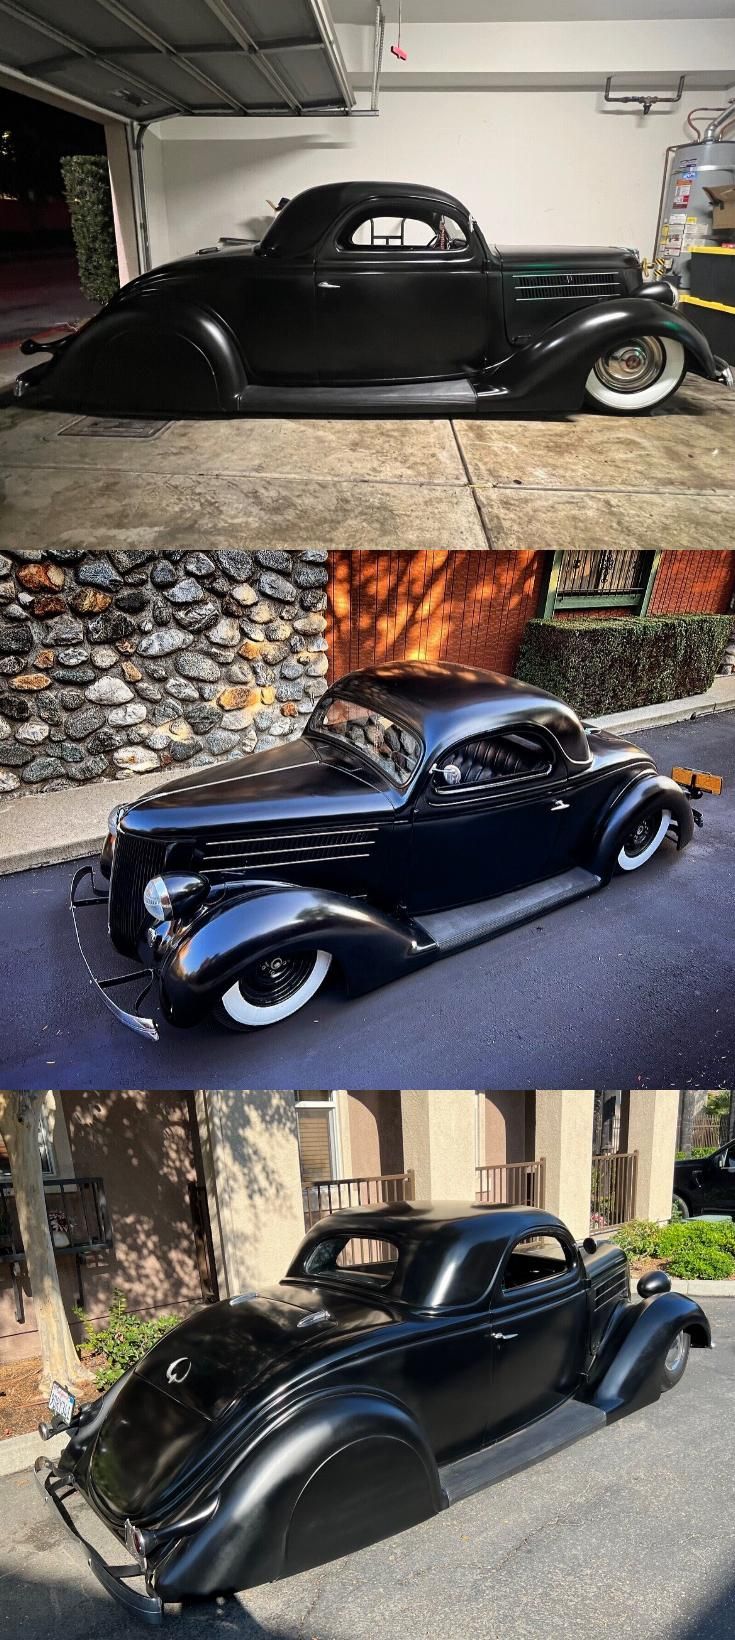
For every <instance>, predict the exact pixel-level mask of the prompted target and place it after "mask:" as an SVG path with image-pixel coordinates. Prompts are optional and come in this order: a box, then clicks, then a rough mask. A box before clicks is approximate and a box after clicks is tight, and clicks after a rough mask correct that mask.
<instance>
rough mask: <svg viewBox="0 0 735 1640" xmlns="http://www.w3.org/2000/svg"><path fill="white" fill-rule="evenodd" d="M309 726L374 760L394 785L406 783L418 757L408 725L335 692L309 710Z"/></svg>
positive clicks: (419, 751) (369, 760)
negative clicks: (405, 726)
mask: <svg viewBox="0 0 735 1640" xmlns="http://www.w3.org/2000/svg"><path fill="white" fill-rule="evenodd" d="M309 728H310V729H312V730H314V731H315V732H316V733H318V734H320V735H328V736H329V738H330V740H341V741H342V742H343V744H344V745H345V746H350V747H351V748H352V750H353V751H356V752H359V754H360V756H361V757H364V758H366V759H367V761H368V762H369V763H373V764H375V765H376V766H377V767H378V768H379V769H382V770H383V771H384V773H385V774H387V775H388V778H389V779H390V780H393V781H395V783H396V785H398V786H407V785H408V782H409V780H410V779H411V776H412V775H413V774H415V772H416V770H417V768H418V766H419V762H420V759H421V742H420V740H419V739H418V738H417V736H416V735H414V734H412V733H411V731H410V729H403V728H402V727H401V725H400V724H399V723H395V722H394V721H393V719H392V718H389V717H385V716H384V715H383V713H382V712H376V711H375V710H374V709H373V707H372V706H364V705H363V704H362V702H361V701H358V700H347V699H346V698H345V697H344V696H342V695H338V694H328V695H325V696H324V698H323V700H321V701H320V702H319V705H318V707H317V709H316V711H315V712H314V713H313V715H312V717H311V719H310V721H309Z"/></svg>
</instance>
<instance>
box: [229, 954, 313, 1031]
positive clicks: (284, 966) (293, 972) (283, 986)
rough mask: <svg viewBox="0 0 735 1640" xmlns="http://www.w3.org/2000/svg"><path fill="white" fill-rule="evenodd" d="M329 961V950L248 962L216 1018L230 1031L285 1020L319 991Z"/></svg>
mask: <svg viewBox="0 0 735 1640" xmlns="http://www.w3.org/2000/svg"><path fill="white" fill-rule="evenodd" d="M331 961H332V958H331V954H330V952H329V951H280V952H276V953H275V954H274V955H273V956H270V957H264V958H261V959H260V960H259V961H258V962H251V963H250V964H249V965H248V967H247V968H244V969H243V971H242V974H241V975H240V977H239V979H237V980H236V981H235V984H234V985H231V986H230V988H229V990H228V991H225V994H224V996H223V997H222V998H221V999H220V1002H219V1003H218V1005H217V1008H216V1009H215V1013H216V1016H217V1018H218V1019H219V1020H220V1021H221V1022H222V1024H224V1025H227V1026H229V1028H230V1030H233V1031H249V1030H254V1029H255V1030H257V1029H258V1027H260V1026H262V1025H275V1024H276V1023H277V1022H278V1020H279V1019H288V1017H289V1015H290V1014H295V1013H298V1010H299V1008H303V1007H304V1005H305V1003H307V1002H308V1001H309V1000H310V998H311V997H313V996H314V994H315V993H316V992H317V991H318V990H319V986H320V985H321V983H322V981H323V980H324V979H325V978H326V976H327V973H328V971H329V967H330V964H331Z"/></svg>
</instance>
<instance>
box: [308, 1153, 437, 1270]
mask: <svg viewBox="0 0 735 1640" xmlns="http://www.w3.org/2000/svg"><path fill="white" fill-rule="evenodd" d="M302 1195H303V1203H304V1224H305V1225H306V1228H307V1230H310V1229H311V1227H312V1225H313V1224H316V1223H317V1222H318V1220H319V1219H324V1218H328V1217H329V1215H330V1213H339V1212H340V1210H341V1209H343V1208H350V1207H373V1206H375V1207H378V1206H380V1204H381V1203H383V1202H386V1203H392V1202H404V1201H413V1198H414V1176H413V1171H412V1170H411V1169H409V1171H408V1172H407V1173H373V1174H370V1175H369V1176H365V1177H361V1178H355V1179H312V1180H311V1182H310V1183H309V1184H305V1185H304V1186H303V1188H302ZM385 1257H386V1250H385V1247H384V1244H383V1243H382V1242H378V1241H370V1240H368V1239H367V1238H365V1237H361V1238H359V1239H358V1238H356V1237H351V1238H350V1243H349V1246H348V1247H347V1248H345V1251H344V1254H342V1255H341V1256H340V1262H341V1263H349V1264H374V1263H379V1262H381V1261H383V1260H384V1259H385Z"/></svg>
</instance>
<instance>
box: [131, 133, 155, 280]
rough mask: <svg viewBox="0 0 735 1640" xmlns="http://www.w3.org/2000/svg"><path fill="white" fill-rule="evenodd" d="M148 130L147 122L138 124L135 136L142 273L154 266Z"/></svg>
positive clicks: (134, 150)
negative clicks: (147, 171)
mask: <svg viewBox="0 0 735 1640" xmlns="http://www.w3.org/2000/svg"><path fill="white" fill-rule="evenodd" d="M147 130H148V126H147V124H144V125H138V126H136V130H135V136H134V138H133V152H134V154H135V171H136V178H137V183H138V209H137V211H136V213H135V216H136V221H137V224H138V255H139V258H140V264H141V267H140V271H141V273H150V270H151V268H152V266H153V262H152V259H151V241H150V235H149V232H148V195H147V192H146V185H145V166H144V164H143V138H144V136H145V134H146V131H147Z"/></svg>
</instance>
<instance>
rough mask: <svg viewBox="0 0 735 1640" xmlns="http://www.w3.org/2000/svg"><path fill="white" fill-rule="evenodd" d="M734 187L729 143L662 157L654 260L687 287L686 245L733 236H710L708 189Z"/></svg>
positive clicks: (685, 147)
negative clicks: (662, 263) (659, 206)
mask: <svg viewBox="0 0 735 1640" xmlns="http://www.w3.org/2000/svg"><path fill="white" fill-rule="evenodd" d="M733 184H735V142H718V141H717V139H716V137H714V138H712V139H710V140H707V134H705V138H704V140H703V141H702V142H687V143H683V144H682V145H681V146H680V147H677V148H670V149H669V151H668V154H667V158H666V169H665V172H664V181H663V188H662V192H661V208H660V211H659V219H658V227H657V230H656V251H655V254H656V257H657V259H660V260H661V261H663V262H664V263H665V264H666V268H667V270H671V271H672V272H673V273H675V274H676V275H677V277H678V280H679V283H680V284H681V287H682V289H683V290H687V289H688V287H689V264H690V261H691V247H692V245H721V244H723V243H725V242H728V241H729V242H732V241H733V240H735V233H732V232H730V233H729V234H723V233H714V231H713V227H712V200H711V199H710V197H709V194H708V193H707V189H708V188H724V187H727V186H728V185H729V186H731V187H732V185H733Z"/></svg>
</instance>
